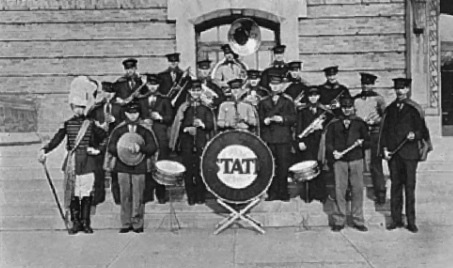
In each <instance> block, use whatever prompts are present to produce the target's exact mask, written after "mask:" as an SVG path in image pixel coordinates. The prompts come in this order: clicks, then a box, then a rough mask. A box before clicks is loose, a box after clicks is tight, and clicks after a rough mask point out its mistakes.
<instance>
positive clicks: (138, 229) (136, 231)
mask: <svg viewBox="0 0 453 268" xmlns="http://www.w3.org/2000/svg"><path fill="white" fill-rule="evenodd" d="M133 231H134V233H137V234H139V233H143V227H141V228H137V229H134V230H133Z"/></svg>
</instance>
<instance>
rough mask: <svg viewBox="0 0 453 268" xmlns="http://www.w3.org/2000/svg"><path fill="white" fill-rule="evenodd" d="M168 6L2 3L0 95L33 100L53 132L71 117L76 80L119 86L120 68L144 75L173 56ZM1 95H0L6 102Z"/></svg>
mask: <svg viewBox="0 0 453 268" xmlns="http://www.w3.org/2000/svg"><path fill="white" fill-rule="evenodd" d="M166 5H167V0H153V1H145V0H65V1H51V0H39V1H35V0H33V1H32V0H29V1H28V0H16V1H9V0H3V1H0V24H1V25H2V26H1V28H2V30H1V32H2V34H1V35H0V94H1V95H3V96H5V95H24V94H28V95H33V96H35V97H36V98H37V100H38V101H37V102H38V103H37V105H38V111H39V112H38V122H39V125H38V131H39V132H41V133H43V132H45V133H48V132H54V131H55V130H56V129H57V128H58V127H59V126H60V125H61V122H63V121H64V120H65V119H67V118H68V117H69V116H70V110H69V106H68V105H67V92H68V90H69V84H70V82H71V81H72V79H74V77H75V76H77V75H90V76H92V77H94V78H95V79H99V80H102V81H104V80H105V81H113V80H114V79H116V78H117V77H118V76H120V75H122V74H123V72H124V71H123V67H122V65H121V62H122V60H123V59H125V58H127V57H136V58H137V59H138V60H139V66H138V67H139V72H145V71H146V72H157V71H160V70H162V69H163V68H164V66H166V59H165V57H164V55H165V54H167V53H171V52H174V51H175V25H174V22H170V21H168V20H167V8H166ZM1 95H0V96H1Z"/></svg>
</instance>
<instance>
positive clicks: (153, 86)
mask: <svg viewBox="0 0 453 268" xmlns="http://www.w3.org/2000/svg"><path fill="white" fill-rule="evenodd" d="M146 87H147V88H148V89H149V91H150V92H151V93H155V92H156V91H157V89H158V88H159V84H151V83H146Z"/></svg>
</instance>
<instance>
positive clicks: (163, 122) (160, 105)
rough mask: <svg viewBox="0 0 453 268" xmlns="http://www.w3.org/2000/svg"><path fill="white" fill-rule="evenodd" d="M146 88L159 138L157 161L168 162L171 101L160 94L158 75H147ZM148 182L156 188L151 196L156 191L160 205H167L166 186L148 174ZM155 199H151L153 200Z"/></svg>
mask: <svg viewBox="0 0 453 268" xmlns="http://www.w3.org/2000/svg"><path fill="white" fill-rule="evenodd" d="M146 76H147V79H146V88H147V89H148V94H147V100H148V110H149V113H150V117H151V120H152V124H151V125H152V130H153V132H154V134H155V135H156V138H157V143H158V145H159V154H158V158H157V160H167V159H169V157H170V147H169V142H170V139H169V137H168V128H169V127H170V126H171V124H172V122H173V118H174V111H173V107H172V106H171V103H170V100H169V99H168V98H166V97H164V96H162V94H160V93H159V92H158V88H159V78H158V76H157V75H156V74H147V75H146ZM146 176H148V177H147V178H146V182H147V183H148V182H152V184H153V186H154V187H151V189H150V191H151V195H153V192H154V189H152V188H155V189H156V197H157V200H158V202H159V204H165V202H166V200H167V198H166V196H165V186H164V185H162V184H159V183H157V182H155V181H154V180H153V179H152V175H151V173H147V174H146ZM152 199H153V198H151V200H152Z"/></svg>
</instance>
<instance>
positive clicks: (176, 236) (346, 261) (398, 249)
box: [0, 225, 453, 268]
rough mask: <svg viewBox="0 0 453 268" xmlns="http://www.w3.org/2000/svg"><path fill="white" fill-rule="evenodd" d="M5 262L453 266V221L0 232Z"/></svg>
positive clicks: (214, 267)
mask: <svg viewBox="0 0 453 268" xmlns="http://www.w3.org/2000/svg"><path fill="white" fill-rule="evenodd" d="M0 239H1V243H0V245H1V251H0V255H1V261H0V267H137V268H138V267H153V268H154V267H165V268H167V267H168V268H172V267H175V268H181V267H184V268H186V267H196V268H204V267H206V268H223V267H225V268H227V267H238V268H258V267H259V268H264V267H288V268H293V267H294V268H295V267H304V268H305V267H308V268H311V267H313V268H318V267H345V268H346V267H347V268H362V267H375V268H378V267H382V268H396V267H411V268H415V267H429V268H436V267H439V268H445V267H451V264H452V263H453V255H452V254H451V247H452V246H453V226H429V225H421V226H420V233H418V234H411V233H409V232H408V231H407V230H405V229H400V230H395V231H386V230H384V229H383V228H379V227H371V228H370V231H369V232H368V233H360V232H357V231H355V230H354V229H345V230H343V231H342V232H341V233H333V232H331V231H330V230H329V229H328V228H321V227H319V228H315V229H312V230H309V231H302V232H300V231H299V230H298V229H297V228H266V234H264V235H260V234H257V233H255V232H254V231H251V230H246V229H228V230H226V231H225V232H223V233H221V234H220V235H217V236H215V235H213V234H212V232H211V230H194V229H190V230H189V229H188V230H181V231H179V232H178V233H171V232H169V231H165V230H161V231H156V230H146V232H145V233H144V234H135V233H128V234H118V233H117V231H116V230H115V231H113V230H109V231H105V230H104V231H96V232H95V233H94V234H93V235H87V234H77V235H76V236H69V235H67V234H66V232H64V231H57V232H52V231H43V232H0Z"/></svg>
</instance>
